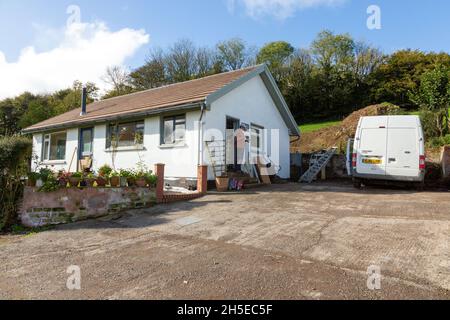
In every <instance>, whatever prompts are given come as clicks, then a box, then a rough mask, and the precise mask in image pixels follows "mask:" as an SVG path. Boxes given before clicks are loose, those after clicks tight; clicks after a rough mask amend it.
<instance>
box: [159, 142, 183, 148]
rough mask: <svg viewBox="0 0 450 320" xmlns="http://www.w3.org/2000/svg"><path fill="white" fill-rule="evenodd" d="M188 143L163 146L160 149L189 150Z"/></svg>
mask: <svg viewBox="0 0 450 320" xmlns="http://www.w3.org/2000/svg"><path fill="white" fill-rule="evenodd" d="M187 146H188V145H187V144H186V143H184V142H183V143H176V144H161V145H160V146H159V148H160V149H181V148H187Z"/></svg>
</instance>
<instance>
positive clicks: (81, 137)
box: [78, 127, 95, 161]
mask: <svg viewBox="0 0 450 320" xmlns="http://www.w3.org/2000/svg"><path fill="white" fill-rule="evenodd" d="M88 130H90V131H91V154H90V156H91V157H93V155H94V131H95V128H94V127H85V128H80V129H79V132H78V161H80V160H82V159H83V158H84V157H86V156H85V155H83V152H82V149H83V141H82V140H83V132H84V131H88Z"/></svg>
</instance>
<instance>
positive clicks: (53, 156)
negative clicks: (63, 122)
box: [42, 132, 67, 161]
mask: <svg viewBox="0 0 450 320" xmlns="http://www.w3.org/2000/svg"><path fill="white" fill-rule="evenodd" d="M66 141H67V133H66V132H59V133H52V134H46V135H44V147H43V152H42V153H43V154H42V159H43V160H44V161H57V160H65V159H66Z"/></svg>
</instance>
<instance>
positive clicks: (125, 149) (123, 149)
mask: <svg viewBox="0 0 450 320" xmlns="http://www.w3.org/2000/svg"><path fill="white" fill-rule="evenodd" d="M145 150H147V149H146V148H145V147H144V146H142V145H140V146H131V147H118V148H114V149H112V148H109V149H106V150H105V152H108V153H113V152H132V151H145Z"/></svg>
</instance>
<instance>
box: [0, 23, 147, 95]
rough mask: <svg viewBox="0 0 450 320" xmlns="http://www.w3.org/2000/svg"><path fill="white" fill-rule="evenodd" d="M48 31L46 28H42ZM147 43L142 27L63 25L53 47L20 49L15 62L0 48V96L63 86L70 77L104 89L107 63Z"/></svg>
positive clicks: (121, 59)
mask: <svg viewBox="0 0 450 320" xmlns="http://www.w3.org/2000/svg"><path fill="white" fill-rule="evenodd" d="M43 32H47V33H49V31H43ZM148 42H149V35H148V34H146V32H145V31H144V30H134V29H128V28H125V29H122V30H119V31H115V32H113V31H110V30H109V29H108V27H107V26H106V25H105V24H104V23H102V22H94V23H74V24H72V25H70V26H68V27H66V28H65V29H64V31H63V35H62V36H61V39H59V43H58V45H57V46H54V47H53V48H52V49H49V50H47V51H44V52H36V49H35V47H32V46H30V47H26V48H24V49H23V50H22V52H21V54H20V57H19V58H18V60H17V61H16V62H8V61H7V60H6V57H5V55H4V53H3V52H1V51H0V99H2V98H5V97H11V96H15V95H18V94H20V93H22V92H24V91H30V92H32V93H42V92H52V91H55V90H59V89H63V88H67V87H69V86H71V85H72V83H73V81H74V80H80V81H83V82H88V81H90V82H95V83H96V84H97V85H98V86H99V87H100V88H101V89H104V88H105V83H104V82H103V81H102V79H101V78H102V76H103V75H104V74H105V70H106V68H107V67H108V66H112V65H123V64H124V62H125V60H126V59H127V58H129V57H131V56H133V55H134V54H135V52H136V51H137V50H138V49H139V48H140V47H142V46H143V45H145V44H146V43H148Z"/></svg>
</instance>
